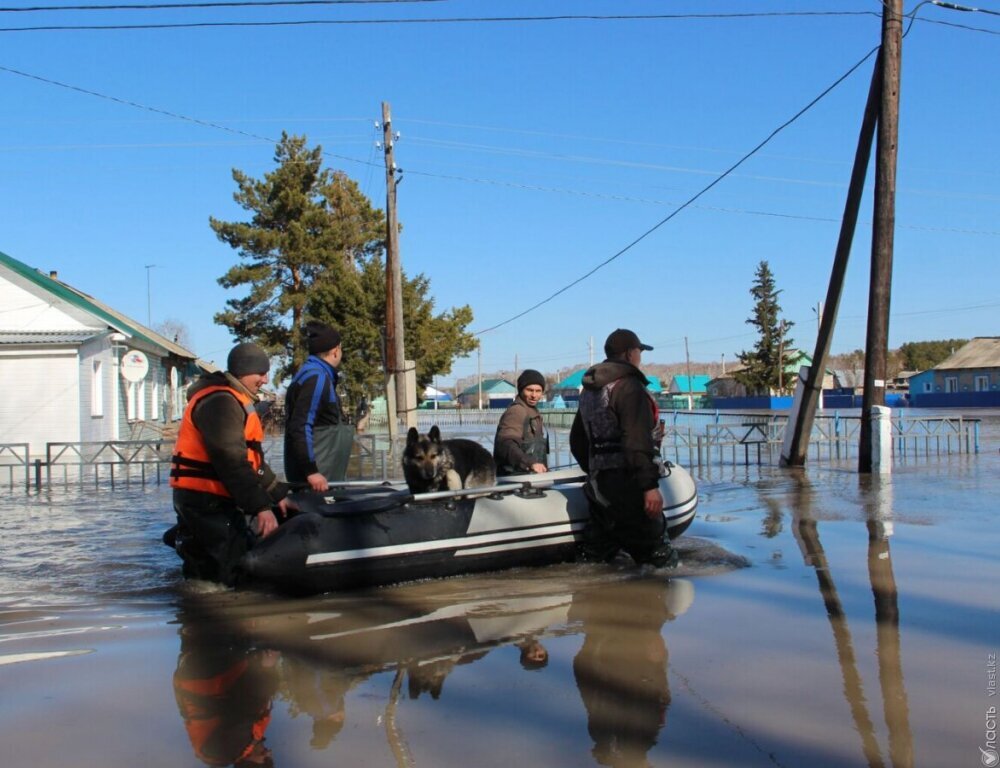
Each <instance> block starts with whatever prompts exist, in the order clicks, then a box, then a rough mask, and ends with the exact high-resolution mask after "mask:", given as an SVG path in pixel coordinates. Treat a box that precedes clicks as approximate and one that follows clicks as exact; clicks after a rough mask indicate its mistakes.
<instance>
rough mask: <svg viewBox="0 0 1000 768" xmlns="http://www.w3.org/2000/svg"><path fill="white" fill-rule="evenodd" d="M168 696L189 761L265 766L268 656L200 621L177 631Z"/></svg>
mask: <svg viewBox="0 0 1000 768" xmlns="http://www.w3.org/2000/svg"><path fill="white" fill-rule="evenodd" d="M180 636H181V650H180V654H179V655H178V657H177V669H176V671H175V672H174V696H175V698H176V700H177V708H178V710H179V711H180V714H181V718H182V719H183V720H184V728H185V730H186V731H187V734H188V738H189V739H190V740H191V746H192V748H193V749H194V754H195V757H197V758H198V759H199V760H201V761H202V762H203V763H205V764H206V765H211V766H223V765H230V764H232V765H234V766H237V768H248V767H249V766H271V765H273V762H272V760H271V751H270V750H269V749H268V748H267V747H266V746H264V733H265V731H266V730H267V726H268V724H269V723H270V720H271V699H272V697H273V696H274V693H275V691H276V689H277V683H278V676H277V670H276V663H277V660H278V654H277V653H276V652H274V651H261V650H255V649H253V648H252V647H251V645H250V643H249V641H248V640H247V638H246V637H245V636H243V635H241V634H239V633H237V632H226V631H220V627H219V626H218V625H216V624H214V623H212V622H207V621H206V620H205V618H204V617H200V618H199V620H198V621H197V622H190V623H186V624H183V625H182V628H181V631H180Z"/></svg>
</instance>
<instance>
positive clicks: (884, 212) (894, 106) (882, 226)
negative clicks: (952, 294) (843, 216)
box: [858, 0, 903, 473]
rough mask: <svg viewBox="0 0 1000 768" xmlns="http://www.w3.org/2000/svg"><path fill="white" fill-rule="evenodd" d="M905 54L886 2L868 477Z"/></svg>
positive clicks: (879, 394) (865, 440)
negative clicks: (902, 65) (901, 74)
mask: <svg viewBox="0 0 1000 768" xmlns="http://www.w3.org/2000/svg"><path fill="white" fill-rule="evenodd" d="M902 49H903V0H884V2H883V8H882V98H881V103H880V104H879V117H878V144H877V148H876V153H875V215H874V220H873V225H872V266H871V281H870V283H869V289H868V335H867V340H866V342H865V389H864V395H863V397H862V399H861V439H860V443H859V445H858V472H866V473H867V472H871V471H872V465H873V456H872V443H873V441H872V431H873V430H872V424H871V414H872V409H873V407H875V406H883V405H885V379H886V365H887V358H888V355H889V291H890V288H891V286H892V252H893V236H894V233H895V228H896V153H897V149H898V141H899V83H900V69H901V62H902Z"/></svg>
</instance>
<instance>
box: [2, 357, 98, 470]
mask: <svg viewBox="0 0 1000 768" xmlns="http://www.w3.org/2000/svg"><path fill="white" fill-rule="evenodd" d="M79 377H80V362H79V358H78V357H77V354H76V350H75V349H68V350H54V349H52V348H48V349H45V350H39V351H38V352H34V353H32V352H20V353H17V354H5V355H2V356H0V381H3V382H4V397H2V398H0V442H3V443H29V444H30V450H31V456H32V458H43V459H44V458H45V443H47V442H79V441H80V440H81V437H80V379H79Z"/></svg>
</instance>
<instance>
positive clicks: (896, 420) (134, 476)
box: [0, 409, 980, 490]
mask: <svg viewBox="0 0 1000 768" xmlns="http://www.w3.org/2000/svg"><path fill="white" fill-rule="evenodd" d="M501 413H502V412H501V411H500V410H498V409H482V410H472V409H461V411H459V410H458V409H455V410H452V409H448V410H440V411H425V412H421V414H420V418H419V419H418V425H419V426H418V429H420V430H421V431H424V432H426V431H427V429H429V427H430V426H431V425H433V424H437V425H438V426H439V427H440V428H441V429H442V432H443V433H444V435H445V436H446V437H466V438H471V439H474V440H477V441H479V442H480V443H482V444H483V445H484V446H485V447H487V448H488V449H492V443H493V433H494V430H495V427H496V424H497V422H498V421H499V418H500V415H501ZM543 416H544V418H545V422H546V426H547V431H548V434H549V444H550V457H551V463H552V465H553V466H564V465H567V464H569V463H571V462H572V461H573V460H572V457H571V456H570V453H569V440H568V434H569V426H570V424H571V422H572V418H573V416H574V411H573V410H568V409H567V410H562V409H560V410H559V411H545V412H543ZM663 416H664V421H665V424H664V438H663V442H662V448H661V454H662V456H663V458H665V459H668V460H670V461H672V462H674V463H676V464H681V465H683V466H687V467H690V468H697V469H704V468H707V467H711V466H716V465H737V464H743V465H749V464H777V463H778V461H779V459H780V455H781V445H782V443H783V441H784V437H785V428H786V425H787V422H788V419H787V416H785V415H783V414H761V413H744V414H738V413H730V412H724V413H719V412H714V413H713V412H707V411H674V412H667V413H664V414H663ZM891 423H892V443H893V457H894V459H895V460H896V461H902V460H909V459H915V458H919V457H929V456H940V455H942V454H954V453H979V451H980V419H978V418H968V417H965V416H961V415H959V416H910V415H907V414H906V413H905V412H897V413H893V417H892V422H891ZM860 433H861V419H860V417H859V416H840V415H838V414H833V415H825V414H820V415H817V416H816V418H815V420H814V423H813V431H812V434H811V436H810V440H809V460H811V461H830V462H836V461H839V460H843V459H851V458H856V457H857V454H858V443H859V438H860ZM405 443H406V433H405V430H402V429H401V430H400V432H399V434H398V435H397V437H396V439H395V443H394V444H393V443H391V442H390V439H389V436H388V435H387V434H386V433H383V432H367V433H364V434H359V435H356V436H355V439H354V449H353V453H352V456H351V461H350V464H349V467H348V478H349V479H352V480H380V481H388V480H399V479H401V477H402V470H401V463H400V457H401V456H402V451H403V449H404V446H405ZM283 447H284V446H283V440H282V435H281V434H280V433H279V434H276V435H274V434H272V435H269V437H268V438H267V440H266V441H265V454H266V456H267V460H268V463H269V464H270V465H271V466H272V467H273V468H275V469H276V471H279V472H280V468H281V467H282V466H283V463H284V461H283ZM172 454H173V441H172V440H168V439H154V440H117V441H106V442H79V443H47V444H46V449H45V459H44V460H42V459H40V458H34V459H33V458H32V457H31V455H30V453H29V446H28V444H27V443H0V482H2V481H4V480H5V481H6V484H7V486H8V487H9V488H10V489H11V490H13V489H15V488H17V487H20V486H22V484H23V487H24V489H25V490H30V489H31V488H32V487H34V488H35V489H36V490H37V489H40V488H42V487H43V486H44V487H48V486H51V485H53V484H62V485H65V486H68V485H69V484H71V483H73V484H76V485H80V486H93V487H94V488H105V487H107V488H111V489H114V488H116V487H117V486H119V485H126V486H129V485H132V484H133V483H138V484H142V485H146V484H147V483H156V484H157V485H160V484H162V483H163V482H164V480H165V479H166V478H167V476H168V474H169V469H170V457H171V456H172ZM4 470H6V476H4V474H3V472H4Z"/></svg>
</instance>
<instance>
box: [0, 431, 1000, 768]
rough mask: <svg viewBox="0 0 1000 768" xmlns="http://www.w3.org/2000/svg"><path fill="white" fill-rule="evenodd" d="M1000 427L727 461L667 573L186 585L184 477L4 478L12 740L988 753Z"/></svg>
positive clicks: (373, 750) (577, 757) (870, 758)
mask: <svg viewBox="0 0 1000 768" xmlns="http://www.w3.org/2000/svg"><path fill="white" fill-rule="evenodd" d="M998 438H1000V429H998V428H996V425H993V426H992V427H990V428H988V429H985V430H984V435H983V445H982V452H981V453H980V454H979V455H955V456H943V457H934V458H933V459H928V460H926V461H907V462H905V463H901V464H899V465H897V467H896V471H895V472H894V473H893V474H892V475H891V476H890V477H887V478H881V479H880V478H871V477H859V476H858V475H857V474H856V473H855V472H854V468H853V467H852V466H848V465H843V466H838V465H831V464H828V463H814V464H811V465H810V466H808V467H807V468H805V469H804V470H799V471H785V470H781V469H778V468H773V467H757V466H751V467H739V468H736V469H734V468H731V467H730V468H721V469H720V468H719V467H715V468H713V470H712V474H711V476H706V477H703V478H701V480H700V483H699V489H700V505H699V515H698V518H697V519H696V520H695V522H694V524H693V525H692V527H691V528H690V529H689V531H688V533H687V535H685V536H684V537H683V538H682V539H681V540H680V541H679V542H678V543H679V548H680V550H681V556H682V565H681V567H680V568H679V569H678V571H677V572H675V573H671V574H665V573H662V572H657V571H640V570H636V569H634V568H632V567H629V566H628V565H626V564H624V563H622V564H612V565H610V566H584V565H563V566H555V567H551V568H545V569H534V570H532V569H522V570H514V571H508V572H504V573H498V574H490V575H485V576H475V577H462V578H453V579H447V580H438V581H428V582H422V583H415V584H407V585H400V586H396V587H389V588H384V589H380V590H374V591H371V592H364V593H350V594H342V595H325V596H319V597H314V598H308V599H297V600H289V599H284V598H277V597H274V596H269V595H264V594H255V593H249V592H242V593H234V592H229V591H225V590H221V589H209V588H204V587H202V588H200V589H192V588H191V585H186V584H184V583H183V582H182V580H181V578H180V575H179V567H178V560H177V559H176V556H175V555H174V554H173V552H172V551H171V550H169V549H167V548H166V547H164V546H163V545H162V544H160V542H159V536H160V534H161V533H162V531H163V529H164V528H166V527H167V526H168V525H169V524H170V523H171V522H172V520H171V518H172V513H171V512H170V494H169V490H168V489H167V488H166V487H148V488H145V489H143V488H139V487H132V488H128V489H124V490H123V489H119V490H118V491H116V492H115V493H113V494H112V493H111V492H109V491H96V490H92V489H78V488H73V487H72V486H71V487H70V488H56V489H53V490H52V491H50V492H47V493H43V494H41V495H29V494H24V493H17V492H7V491H4V492H3V493H2V495H0V689H2V690H3V697H2V698H0V764H2V765H3V766H4V768H37V767H39V766H56V765H64V764H68V765H74V766H95V767H96V766H101V767H102V768H107V767H108V766H113V767H114V766H137V765H142V766H172V767H176V766H200V765H234V764H238V765H269V764H271V765H274V766H280V767H282V768H291V767H295V768H299V767H305V768H308V767H310V766H330V765H347V766H355V765H357V766H360V765H364V766H376V767H377V766H387V767H388V768H393V767H395V766H466V765H474V766H498V767H499V766H504V767H505V768H506V767H507V766H511V765H518V766H593V765H607V766H646V765H650V766H706V765H718V766H723V765H726V766H728V765H740V766H811V767H815V766H888V765H892V766H911V765H914V766H916V765H925V766H958V765H979V764H988V763H987V762H986V761H987V760H988V759H989V756H990V754H991V753H990V752H989V750H990V749H991V748H994V749H995V747H996V744H995V738H996V737H995V707H996V705H997V701H998V700H997V698H996V697H995V694H996V667H995V663H996V653H997V650H998V645H1000V629H998V628H1000V602H998V599H997V589H998V584H1000V561H998V558H997V553H996V550H997V541H998V538H1000V537H998V535H997V521H996V509H997V501H996V499H997V497H998V496H1000V454H998V447H1000V439H998ZM744 566H746V567H744ZM991 665H992V666H991ZM991 706H992V707H994V710H993V722H994V725H993V726H992V727H993V729H994V733H993V735H992V737H991V736H990V735H989V733H988V729H989V722H990V714H989V713H990V707H991ZM990 738H992V739H993V744H992V745H991V744H990V743H989V742H988V740H989V739H990ZM983 749H985V750H987V751H986V752H982V751H981V750H983Z"/></svg>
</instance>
